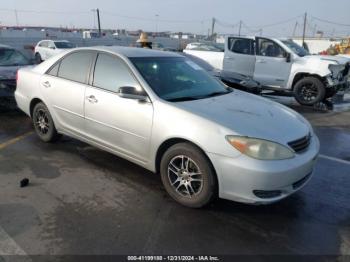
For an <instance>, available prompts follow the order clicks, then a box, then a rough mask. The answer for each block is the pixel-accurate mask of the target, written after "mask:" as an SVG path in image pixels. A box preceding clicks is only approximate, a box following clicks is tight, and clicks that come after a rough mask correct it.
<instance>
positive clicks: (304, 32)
mask: <svg viewBox="0 0 350 262" xmlns="http://www.w3.org/2000/svg"><path fill="white" fill-rule="evenodd" d="M306 19H307V13H306V12H305V16H304V29H303V47H304V46H305V34H306Z"/></svg>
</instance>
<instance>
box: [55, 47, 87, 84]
mask: <svg viewBox="0 0 350 262" xmlns="http://www.w3.org/2000/svg"><path fill="white" fill-rule="evenodd" d="M93 57H94V53H93V52H90V51H80V52H74V53H71V54H69V55H67V56H66V57H64V58H63V59H62V61H61V65H60V66H59V69H58V77H60V78H64V79H68V80H71V81H75V82H79V83H86V82H87V77H88V74H89V70H90V66H91V62H92V59H93Z"/></svg>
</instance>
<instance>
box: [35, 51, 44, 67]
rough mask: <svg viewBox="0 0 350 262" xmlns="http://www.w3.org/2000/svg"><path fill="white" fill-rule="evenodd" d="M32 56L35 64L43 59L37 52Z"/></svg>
mask: <svg viewBox="0 0 350 262" xmlns="http://www.w3.org/2000/svg"><path fill="white" fill-rule="evenodd" d="M34 58H35V62H36V63H37V64H40V63H41V62H42V61H43V60H42V59H41V55H40V54H39V53H35V56H34Z"/></svg>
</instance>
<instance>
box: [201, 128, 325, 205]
mask: <svg viewBox="0 0 350 262" xmlns="http://www.w3.org/2000/svg"><path fill="white" fill-rule="evenodd" d="M319 148H320V145H319V141H318V138H317V137H316V136H315V135H314V136H313V137H312V140H311V143H310V146H309V148H308V150H307V151H306V152H304V153H302V154H297V155H296V156H295V157H294V158H292V159H286V160H275V161H262V160H256V159H253V158H250V157H248V156H245V155H241V156H239V157H237V158H230V157H226V156H222V155H218V154H212V153H208V156H209V158H210V160H211V161H212V163H213V165H214V168H215V170H216V173H217V176H218V182H219V197H220V198H224V199H228V200H233V201H237V202H243V203H249V204H269V203H273V202H276V201H279V200H281V199H283V198H285V197H287V196H289V195H291V194H293V193H295V192H296V191H298V190H299V189H301V188H302V187H303V186H304V185H305V184H306V183H307V182H308V181H309V180H310V178H311V177H312V174H313V168H314V165H315V163H316V160H317V156H318V153H319ZM257 192H258V194H257ZM261 192H266V193H267V194H265V196H264V197H261V194H259V193H261ZM269 192H270V193H271V192H272V193H273V192H279V193H280V194H270V195H269ZM258 196H260V197H258ZM266 196H271V197H266Z"/></svg>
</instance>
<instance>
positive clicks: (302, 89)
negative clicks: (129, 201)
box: [294, 77, 326, 106]
mask: <svg viewBox="0 0 350 262" xmlns="http://www.w3.org/2000/svg"><path fill="white" fill-rule="evenodd" d="M325 93H326V90H325V86H324V84H323V83H322V82H321V81H320V80H319V79H317V78H315V77H304V78H303V79H301V80H299V81H298V82H297V83H296V84H295V86H294V97H295V99H296V100H297V101H298V103H299V104H301V105H306V106H311V105H314V104H316V103H319V102H321V101H322V100H323V99H324V98H325Z"/></svg>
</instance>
